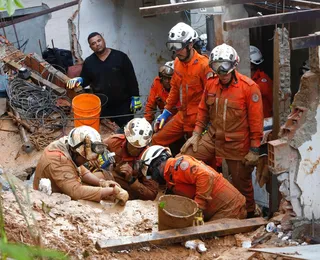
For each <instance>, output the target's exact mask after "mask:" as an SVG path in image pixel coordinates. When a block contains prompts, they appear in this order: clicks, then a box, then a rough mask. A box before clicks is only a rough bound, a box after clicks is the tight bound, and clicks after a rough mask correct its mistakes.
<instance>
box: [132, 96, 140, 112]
mask: <svg viewBox="0 0 320 260" xmlns="http://www.w3.org/2000/svg"><path fill="white" fill-rule="evenodd" d="M141 108H142V104H141V100H140V97H139V96H133V97H131V103H130V110H131V112H132V113H136V112H137V111H138V110H140V109H141Z"/></svg>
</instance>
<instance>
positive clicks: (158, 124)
mask: <svg viewBox="0 0 320 260" xmlns="http://www.w3.org/2000/svg"><path fill="white" fill-rule="evenodd" d="M171 115H172V114H171V112H170V111H169V110H167V109H164V110H163V112H162V114H161V115H159V116H158V117H157V119H156V122H155V123H154V126H153V130H154V132H155V133H156V132H158V131H159V130H160V129H161V128H162V127H163V126H164V124H165V123H166V121H167V120H168V118H169V117H170V116H171Z"/></svg>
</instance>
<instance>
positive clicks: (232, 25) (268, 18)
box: [223, 9, 320, 31]
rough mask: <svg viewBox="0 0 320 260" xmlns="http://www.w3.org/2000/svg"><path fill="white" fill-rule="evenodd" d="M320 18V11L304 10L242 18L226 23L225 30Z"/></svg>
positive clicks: (224, 24)
mask: <svg viewBox="0 0 320 260" xmlns="http://www.w3.org/2000/svg"><path fill="white" fill-rule="evenodd" d="M319 17H320V9H314V10H303V11H295V12H288V13H279V14H270V15H264V16H258V17H249V18H241V19H235V20H229V21H225V22H224V23H223V29H224V30H225V31H231V30H235V29H237V30H238V29H245V28H255V27H262V26H267V25H274V24H283V23H292V22H300V21H304V20H314V19H315V18H319Z"/></svg>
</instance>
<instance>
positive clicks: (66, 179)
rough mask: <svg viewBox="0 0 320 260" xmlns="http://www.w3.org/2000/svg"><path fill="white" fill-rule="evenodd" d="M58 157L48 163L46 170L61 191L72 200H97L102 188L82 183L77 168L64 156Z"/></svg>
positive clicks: (99, 197)
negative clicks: (58, 158)
mask: <svg viewBox="0 0 320 260" xmlns="http://www.w3.org/2000/svg"><path fill="white" fill-rule="evenodd" d="M60 158H61V160H56V161H53V162H52V163H50V164H49V165H48V167H49V169H48V170H49V172H50V175H51V177H52V179H53V180H54V182H55V184H56V185H57V186H58V187H59V188H60V189H61V191H62V192H63V193H64V194H66V195H68V196H70V197H71V198H72V199H73V200H79V199H83V200H91V201H97V202H99V201H100V200H101V195H102V194H101V190H102V188H100V187H92V186H85V185H82V184H81V182H80V178H79V177H78V172H77V169H76V168H75V167H74V166H73V165H72V164H71V163H70V162H68V159H67V158H66V157H64V156H61V157H60Z"/></svg>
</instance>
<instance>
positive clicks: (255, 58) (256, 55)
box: [250, 45, 264, 65]
mask: <svg viewBox="0 0 320 260" xmlns="http://www.w3.org/2000/svg"><path fill="white" fill-rule="evenodd" d="M250 61H251V62H252V63H253V64H256V65H259V64H261V63H262V62H263V61H264V59H263V56H262V53H261V51H260V50H259V49H258V48H257V47H256V46H252V45H250Z"/></svg>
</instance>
